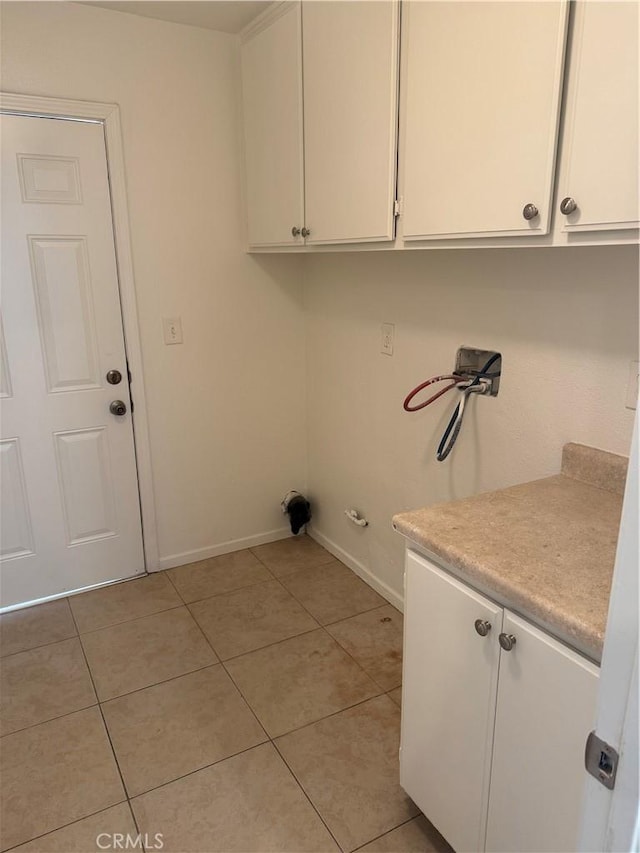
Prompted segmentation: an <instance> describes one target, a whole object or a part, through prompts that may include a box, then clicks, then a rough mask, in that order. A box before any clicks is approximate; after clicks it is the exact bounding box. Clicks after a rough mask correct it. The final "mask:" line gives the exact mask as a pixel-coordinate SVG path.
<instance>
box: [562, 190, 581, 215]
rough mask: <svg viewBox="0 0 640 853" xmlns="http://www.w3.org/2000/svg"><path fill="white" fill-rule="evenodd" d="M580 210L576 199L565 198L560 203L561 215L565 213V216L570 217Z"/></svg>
mask: <svg viewBox="0 0 640 853" xmlns="http://www.w3.org/2000/svg"><path fill="white" fill-rule="evenodd" d="M577 209H578V205H577V204H576V200H575V198H571V196H569V195H568V196H567V197H566V198H563V199H562V201H561V202H560V213H564V215H565V216H569V214H570V213H575V211H576V210H577Z"/></svg>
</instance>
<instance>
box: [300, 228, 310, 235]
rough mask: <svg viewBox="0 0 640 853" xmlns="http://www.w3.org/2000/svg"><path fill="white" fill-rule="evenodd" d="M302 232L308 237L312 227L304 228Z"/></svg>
mask: <svg viewBox="0 0 640 853" xmlns="http://www.w3.org/2000/svg"><path fill="white" fill-rule="evenodd" d="M300 233H301V234H302V236H303V237H308V236H309V234H311V228H303V229H302V231H301V232H300Z"/></svg>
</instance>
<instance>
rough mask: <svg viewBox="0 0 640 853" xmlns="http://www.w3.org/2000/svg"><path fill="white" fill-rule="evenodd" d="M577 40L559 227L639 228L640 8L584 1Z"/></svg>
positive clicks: (569, 229) (578, 11)
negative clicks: (639, 84) (639, 113)
mask: <svg viewBox="0 0 640 853" xmlns="http://www.w3.org/2000/svg"><path fill="white" fill-rule="evenodd" d="M572 41H573V43H572V51H571V61H570V67H569V92H568V99H567V111H566V118H565V128H564V139H563V151H562V171H561V177H560V185H559V194H558V208H559V209H558V216H559V220H560V226H561V228H562V230H563V231H565V232H567V233H571V232H580V231H607V230H613V229H615V230H617V229H625V228H637V227H638V224H639V223H638V219H639V218H640V216H639V213H638V4H637V3H634V2H613V1H612V0H608V2H606V3H603V2H594V0H589V2H581V3H578V4H577V7H576V17H575V22H574V29H573V40H572Z"/></svg>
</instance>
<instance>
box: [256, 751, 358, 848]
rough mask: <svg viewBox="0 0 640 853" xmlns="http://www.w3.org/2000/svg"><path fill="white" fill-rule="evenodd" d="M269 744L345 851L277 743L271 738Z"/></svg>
mask: <svg viewBox="0 0 640 853" xmlns="http://www.w3.org/2000/svg"><path fill="white" fill-rule="evenodd" d="M271 744H272V746H273V748H274V749H275V751H276V752H277V753H278V755H279V756H280V759H281V761H282V762H283V764H284V766H285V767H286V768H287V770H288V771H289V773H291V775H292V776H293V778H294V780H295V781H296V783H297V785H298V787H299V788H300V790H301V791H302V793H303V794H304V796H305V798H306V800H307V802H308V803H309V805H310V806H311V808H312V809H313V810H314V812H315V813H316V814H317V815H318V817H319V818H320V821H321V822H322V825H323V826H324V827H325V829H326V830H327V832H328V833H329V835H330V836H331V838H333V840H334V841H335V843H336V847H337V848H338V850H340V851H342V853H345V850H344V847H342V845H341V844H339V843H338V839H337V838H336V837H335V835H334V834H333V832H332V831H331V830H330V829H329V825H328V823H327V822H326V821H325V819H324V818H323V817H322V815H321V814H320V811H319V810H318V808H317V806H316V804H315V803H314V802H313V800H312V799H311V797H310V796H309V794H308V793H307V792H306V790H305V788H304V786H303V784H302V782H301V781H300V780H299V779H298V777H297V776H296V774H295V773H294V772H293V770H292V768H291V767H290V766H289V763H288V762H287V759H286V758H285V757H284V755H283V754H282V753H281V752H280V750H279V749H278V745H277V743H275V741H273V740H272V741H271Z"/></svg>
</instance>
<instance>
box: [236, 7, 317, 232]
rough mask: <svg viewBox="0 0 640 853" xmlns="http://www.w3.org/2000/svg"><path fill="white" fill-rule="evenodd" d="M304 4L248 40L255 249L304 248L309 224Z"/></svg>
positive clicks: (248, 155) (264, 23)
mask: <svg viewBox="0 0 640 853" xmlns="http://www.w3.org/2000/svg"><path fill="white" fill-rule="evenodd" d="M300 27H301V16H300V3H299V2H297V3H290V4H283V5H282V6H281V7H279V9H278V10H277V12H276V17H275V18H267V19H262V20H261V21H260V22H259V23H258V24H257V26H256V28H255V29H253V30H251V31H250V32H249V33H248V34H247V35H246V37H245V40H244V42H243V44H242V48H241V56H242V104H243V117H244V156H245V176H246V177H245V196H246V206H247V216H248V238H249V244H250V245H251V246H288V245H294V244H297V243H300V244H302V242H303V240H302V238H301V237H300V236H299V235H298V236H293V235H292V231H291V229H292V228H294V227H295V228H302V226H303V225H304V195H303V154H302V55H301V32H300Z"/></svg>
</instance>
